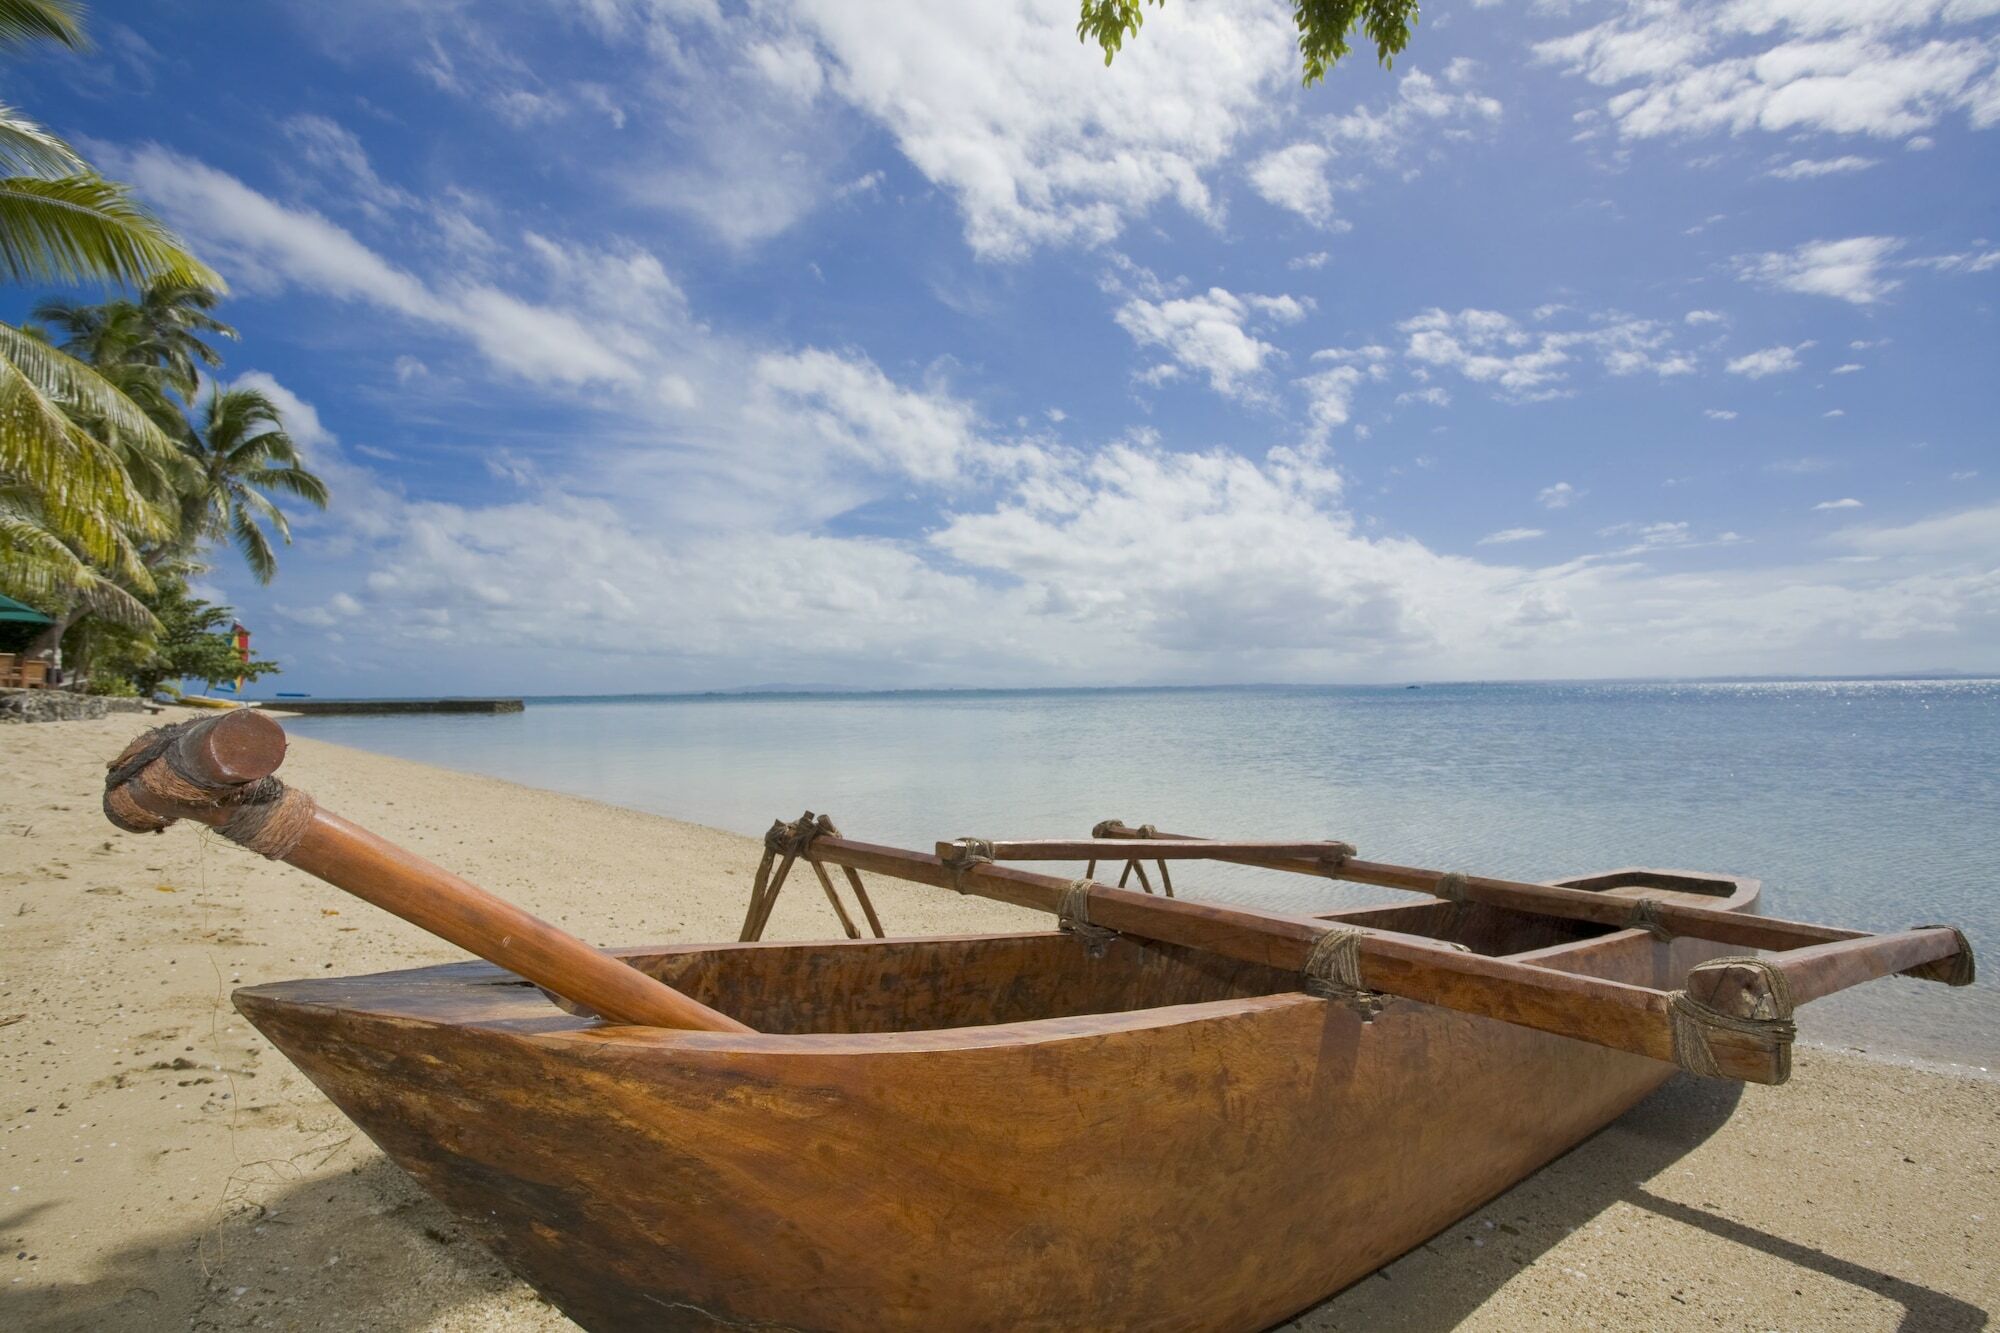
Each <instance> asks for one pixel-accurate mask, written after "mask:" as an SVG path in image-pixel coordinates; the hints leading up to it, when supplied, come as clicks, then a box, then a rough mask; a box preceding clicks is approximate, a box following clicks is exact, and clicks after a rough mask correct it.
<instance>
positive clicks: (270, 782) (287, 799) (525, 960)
mask: <svg viewBox="0 0 2000 1333" xmlns="http://www.w3.org/2000/svg"><path fill="white" fill-rule="evenodd" d="M284 757H285V731H284V728H283V727H280V726H279V725H278V724H277V723H276V722H275V721H273V720H272V719H270V718H268V717H265V716H264V715H262V714H260V713H255V712H251V711H249V710H247V709H246V710H241V711H237V712H232V713H224V714H222V715H221V716H218V717H212V718H202V719H200V720H199V721H195V722H186V723H181V724H179V725H178V726H174V727H165V728H161V729H159V730H157V731H153V732H149V733H148V734H147V735H145V736H142V737H140V738H139V739H138V740H136V741H134V742H133V743H132V744H131V745H130V746H128V747H127V748H126V750H125V752H124V753H123V754H121V755H120V756H119V757H118V758H117V759H114V760H113V761H112V762H111V764H110V769H111V773H110V776H109V777H108V778H107V780H106V783H105V793H104V809H105V814H106V815H107V816H109V817H110V819H111V822H112V823H114V824H116V825H118V826H119V827H120V828H123V829H126V830H128V831H133V832H145V831H159V830H163V829H165V828H166V827H167V826H168V825H170V824H172V823H173V822H174V821H176V820H180V819H192V820H196V821H198V822H200V823H203V824H207V825H210V826H211V827H213V828H215V829H216V830H217V831H218V832H221V833H222V834H223V835H224V836H226V837H229V838H232V839H233V840H235V841H238V842H241V843H243V844H244V845H245V846H248V847H249V848H250V849H251V850H253V851H257V852H260V853H262V854H263V855H266V856H269V857H272V858H273V859H275V860H283V861H286V862H289V863H290V864H292V865H295V866H297V867H298V868H299V869H301V870H303V871H305V872H306V873H307V874H310V875H316V876H318V877H319V878H321V879H323V880H325V881H326V882H327V883H329V884H331V885H333V886H334V887H335V888H339V889H345V890H346V891H347V892H349V893H351V894H353V895H354V896H355V897H357V898H361V899H365V900H366V901H368V902H371V903H373V904H375V905H376V906H377V907H380V908H382V909H383V910H384V911H387V912H393V913H394V914H395V915H397V916H399V917H401V918H403V919H404V920H405V921H408V922H410V923H412V924H414V925H416V926H419V927H421V928H423V929H424V930H427V931H429V932H430V933H431V934H433V935H436V936H438V937H439V938H440V939H444V940H448V941H450V942H451V943H453V944H455V945H457V946H458V947H459V948H461V949H466V950H468V951H470V952H472V953H475V954H478V955H479V956H480V957H481V958H484V959H485V960H486V961H488V962H490V963H493V964H495V965H496V966H499V967H503V968H506V969H507V970H508V971H509V972H512V973H514V974H516V975H517V976H520V977H523V978H525V979H526V980H528V981H532V982H534V983H535V984H536V985H538V986H541V987H542V988H544V989H545V990H548V991H551V992H553V993H555V994H556V995H558V996H561V997H562V998H563V999H566V1000H568V1001H570V1002H571V1003H572V1004H574V1005H578V1006H581V1007H583V1008H585V1009H587V1010H590V1011H592V1012H594V1013H596V1014H598V1015H600V1016H601V1017H603V1018H604V1019H606V1020H607V1021H609V1022H613V1023H630V1024H636V1025H641V1026H647V1027H666V1028H694V1029H700V1030H704V1031H710V1032H750V1031H753V1030H754V1029H752V1028H750V1027H747V1026H745V1025H744V1024H742V1023H739V1022H737V1021H736V1020H735V1019H733V1018H731V1017H729V1016H728V1015H727V1014H723V1013H719V1012H717V1011H716V1010H714V1009H711V1008H709V1007H708V1006H707V1005H705V1004H701V1003H698V1002H697V1001H695V1000H692V999H689V998H688V997H687V996H685V995H683V994H681V993H680V992H679V991H677V990H675V989H673V988H672V987H671V986H668V985H666V984H665V983H663V982H660V981H656V980H654V979H653V978H652V977H649V976H647V975H646V974H645V973H643V972H641V971H639V970H638V969H636V968H633V967H628V966H626V965H625V964H624V963H621V962H619V961H618V960H617V959H615V958H612V957H610V956H609V955H607V954H605V953H603V952H601V951H600V950H597V949H594V948H592V947H591V946H590V945H588V944H586V943H584V942H583V941H582V940H580V939H578V938H576V937H575V936H574V935H571V934H570V933H568V932H567V931H565V930H562V929H560V928H559V927H557V926H553V925H551V924H549V923H548V922H546V921H543V920H542V919H540V918H539V917H536V916H533V915H530V914H529V913H527V912H524V911H522V910H521V909H520V908H518V907H515V906H514V905H513V904H511V903H508V902H505V901H503V900H501V899H499V898H496V897H494V896H493V895H492V894H490V893H488V892H487V891H486V890H484V889H482V888H480V887H478V886H477V885H475V884H471V883H468V882H467V881H465V880H463V879H460V878H459V877H458V876H456V875H454V874H452V873H451V872H449V871H447V870H445V869H443V868H442V867H440V866H437V865H433V864H432V863H431V862H429V861H426V860H425V859H424V858H422V857H421V856H416V855H413V854H412V853H410V852H406V851H404V850H403V849H402V848H400V847H397V846H395V845H394V844H392V843H389V842H386V841H384V840H383V839H381V838H378V837H376V836H375V835H374V834H373V833H370V832H369V831H368V830H367V829H364V828H362V827H360V826H359V825H357V824H354V823H351V822H349V821H348V820H345V819H342V818H341V817H340V816H339V815H336V814H333V813H331V812H329V811H326V810H322V809H320V808H319V807H318V805H317V804H316V803H315V802H314V801H313V800H312V798H311V797H309V796H307V795H305V793H303V792H299V791H293V790H290V789H288V788H286V787H285V785H284V784H283V783H281V782H279V781H278V780H277V779H276V778H274V777H272V776H271V774H273V773H274V772H276V771H277V768H278V765H279V764H280V763H282V762H283V760H284Z"/></svg>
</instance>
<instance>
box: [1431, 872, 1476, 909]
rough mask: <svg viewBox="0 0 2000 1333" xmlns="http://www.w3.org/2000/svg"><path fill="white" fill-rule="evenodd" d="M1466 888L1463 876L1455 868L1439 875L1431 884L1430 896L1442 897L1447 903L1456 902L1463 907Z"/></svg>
mask: <svg viewBox="0 0 2000 1333" xmlns="http://www.w3.org/2000/svg"><path fill="white" fill-rule="evenodd" d="M1467 888H1468V886H1467V884H1466V882H1465V876H1463V875H1461V874H1459V873H1458V872H1457V871H1456V870H1448V871H1446V872H1445V873H1444V874H1442V875H1439V876H1438V882H1437V883H1436V884H1434V885H1432V886H1431V897H1433V898H1442V899H1444V900H1445V901H1446V902H1448V903H1457V904H1458V905H1459V906H1460V907H1463V906H1465V904H1466V901H1467V899H1466V891H1467Z"/></svg>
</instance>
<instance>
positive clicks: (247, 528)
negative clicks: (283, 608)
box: [229, 496, 278, 583]
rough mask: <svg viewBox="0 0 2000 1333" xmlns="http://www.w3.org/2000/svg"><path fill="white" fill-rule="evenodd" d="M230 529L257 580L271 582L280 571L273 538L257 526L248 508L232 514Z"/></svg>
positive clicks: (244, 561)
mask: <svg viewBox="0 0 2000 1333" xmlns="http://www.w3.org/2000/svg"><path fill="white" fill-rule="evenodd" d="M258 498H259V499H262V498H263V497H262V496H259V497H258ZM267 503H268V502H267ZM229 529H230V535H231V536H233V537H235V538H236V549H237V550H239V551H241V552H243V563H244V564H246V565H248V566H250V572H251V574H253V575H255V576H256V579H257V582H259V583H269V582H270V581H271V580H272V578H273V577H275V576H276V574H277V572H278V557H277V554H276V553H275V552H273V551H272V550H271V539H270V538H268V537H266V536H265V535H264V530H263V529H262V528H260V527H258V526H257V522H256V520H255V519H253V518H251V517H250V512H249V511H248V510H247V509H242V508H239V509H237V510H235V512H234V513H232V514H231V515H230V522H229Z"/></svg>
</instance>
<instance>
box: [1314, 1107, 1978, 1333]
mask: <svg viewBox="0 0 2000 1333" xmlns="http://www.w3.org/2000/svg"><path fill="white" fill-rule="evenodd" d="M1742 1095H1743V1087H1742V1085H1741V1084H1737V1083H1721V1082H1710V1081H1706V1080H1698V1079H1692V1078H1675V1079H1674V1080H1672V1081H1671V1082H1669V1083H1668V1084H1667V1085H1666V1086H1665V1087H1663V1088H1661V1089H1660V1091H1658V1092H1657V1093H1655V1094H1653V1096H1651V1097H1649V1098H1647V1099H1646V1100H1645V1101H1643V1102H1641V1103H1640V1104H1639V1105H1638V1106H1636V1107H1634V1108H1633V1109H1632V1110H1630V1111H1627V1112H1626V1113H1625V1114H1624V1115H1623V1116H1621V1117H1619V1118H1618V1119H1617V1120H1615V1121H1613V1122H1612V1124H1611V1125H1610V1126H1609V1127H1607V1128H1606V1129H1605V1130H1604V1131H1603V1132H1601V1133H1600V1134H1598V1135H1597V1136H1596V1137H1594V1138H1592V1139H1590V1140H1589V1141H1587V1142H1585V1143H1583V1144H1582V1145H1580V1146H1578V1147H1577V1148H1575V1149H1573V1150H1572V1151H1571V1152H1570V1153H1568V1154H1567V1155H1566V1156H1564V1157H1562V1158H1559V1159H1558V1160H1556V1161H1555V1162H1552V1163H1550V1164H1549V1165H1548V1166H1547V1167H1545V1168H1543V1169H1542V1170H1541V1171H1539V1172H1537V1173H1536V1174H1535V1175H1533V1176H1531V1177H1529V1178H1528V1179H1527V1180H1525V1181H1523V1182H1522V1183H1521V1184H1519V1185H1516V1186H1515V1187H1514V1188H1513V1189H1511V1190H1509V1191H1507V1192H1506V1193H1505V1194H1502V1195H1501V1196H1500V1197H1499V1198H1497V1199H1495V1200H1493V1202H1491V1203H1489V1204H1487V1205H1486V1207H1484V1208H1482V1209H1480V1210H1479V1211H1478V1212H1477V1213H1475V1214H1473V1215H1472V1216H1471V1217H1469V1218H1467V1219H1466V1220H1464V1221H1462V1222H1460V1223H1458V1224H1457V1225H1456V1226H1454V1227H1452V1228H1451V1229H1450V1230H1448V1231H1447V1232H1445V1233H1444V1235H1441V1236H1437V1237H1433V1238H1432V1239H1431V1240H1430V1241H1429V1242H1427V1243H1425V1244H1424V1245H1421V1246H1419V1247H1418V1248H1417V1249H1416V1250H1414V1251H1412V1252H1411V1253H1409V1254H1407V1255H1404V1256H1403V1257H1402V1258H1401V1259H1398V1260H1396V1261H1395V1262H1394V1263H1392V1264H1390V1265H1388V1266H1387V1267H1385V1268H1382V1269H1380V1270H1378V1271H1377V1272H1375V1273H1373V1274H1371V1275H1370V1276H1368V1277H1365V1278H1363V1279H1361V1281H1359V1282H1357V1283H1355V1284H1354V1285H1353V1286H1351V1287H1349V1288H1348V1289H1347V1290H1346V1291H1344V1292H1342V1293H1341V1294H1339V1295H1338V1296H1335V1297H1333V1298H1332V1299H1331V1300H1328V1301H1325V1302H1323V1303H1321V1304H1320V1305H1317V1306H1315V1307H1313V1308H1312V1309H1311V1310H1309V1311H1307V1312H1306V1313H1304V1314H1302V1315H1300V1316H1299V1317H1298V1318H1297V1319H1295V1320H1293V1321H1291V1322H1290V1323H1287V1324H1284V1325H1281V1326H1280V1327H1281V1328H1282V1329H1283V1330H1286V1333H1332V1331H1333V1330H1347V1329H1355V1330H1360V1329H1366V1330H1369V1331H1370V1333H1375V1330H1383V1331H1385V1333H1443V1331H1444V1330H1447V1329H1454V1328H1457V1327H1458V1326H1459V1325H1460V1324H1461V1323H1462V1322H1464V1321H1465V1320H1466V1319H1467V1318H1468V1317H1469V1316H1470V1315H1472V1314H1473V1312H1474V1311H1476V1310H1477V1309H1478V1308H1479V1307H1480V1306H1481V1305H1482V1304H1484V1303H1485V1302H1486V1301H1487V1300H1488V1299H1490V1298H1491V1297H1492V1296H1493V1294H1494V1293H1495V1292H1496V1291H1498V1290H1499V1289H1500V1288H1501V1287H1502V1286H1504V1285H1505V1284H1507V1283H1508V1282H1510V1281H1512V1280H1513V1279H1515V1278H1516V1277H1517V1276H1519V1274H1520V1273H1521V1270H1522V1269H1523V1268H1525V1267H1526V1266H1527V1265H1528V1264H1530V1263H1532V1262H1534V1261H1535V1260H1537V1259H1539V1258H1541V1257H1542V1256H1543V1255H1544V1254H1545V1253H1546V1252H1547V1251H1548V1250H1550V1249H1551V1248H1553V1247H1554V1246H1555V1245H1556V1244H1557V1243H1558V1242H1560V1241H1561V1240H1562V1239H1563V1238H1564V1237H1566V1236H1568V1235H1569V1234H1570V1233H1571V1232H1573V1231H1575V1230H1577V1229H1578V1228H1579V1227H1583V1226H1587V1225H1589V1224H1590V1223H1591V1222H1592V1221H1593V1220H1595V1219H1596V1218H1598V1217H1599V1216H1600V1215H1602V1214H1603V1213H1604V1211H1605V1210H1606V1209H1608V1208H1610V1207H1612V1206H1613V1205H1614V1204H1619V1203H1623V1204H1626V1205H1629V1206H1631V1207H1634V1208H1639V1209H1643V1210H1645V1211H1647V1212H1650V1213H1653V1214H1655V1215H1657V1216H1659V1217H1663V1218H1667V1219H1670V1220H1672V1221H1673V1222H1676V1223H1679V1224H1681V1225H1684V1226H1689V1227H1694V1228H1697V1229H1699V1230H1701V1231H1704V1232H1707V1233H1708V1234H1709V1235H1710V1236H1712V1237H1715V1238H1716V1239H1719V1240H1722V1241H1726V1242H1728V1243H1729V1244H1730V1245H1734V1246H1741V1247H1743V1248H1746V1249H1750V1250H1756V1251H1760V1252H1762V1253H1763V1254H1766V1255H1769V1256H1771V1257H1773V1258H1776V1259H1779V1260H1781V1261H1783V1262H1784V1263H1786V1264H1789V1265H1792V1266H1795V1267H1797V1268H1801V1269H1806V1270H1809V1271H1811V1272H1815V1273H1820V1274H1824V1275H1825V1276H1827V1277H1831V1278H1835V1279H1837V1280H1839V1281H1841V1282H1845V1283H1849V1284H1851V1285H1853V1286H1855V1287H1857V1288H1860V1289H1862V1290H1865V1291H1869V1292H1872V1293H1874V1294H1875V1295H1877V1296H1878V1297H1882V1298H1885V1299H1887V1300H1890V1301H1893V1302H1895V1303H1896V1304H1898V1305H1900V1306H1902V1308H1903V1314H1902V1318H1901V1320H1900V1322H1899V1324H1898V1328H1899V1329H1900V1330H1902V1331H1903V1333H1919V1330H1921V1331H1922V1333H1945V1331H1946V1330H1950V1331H1952V1333H1957V1331H1958V1330H1976V1329H1983V1328H1985V1327H1986V1326H1987V1324H1988V1322H1989V1318H1988V1315H1987V1312H1986V1311H1984V1310H1982V1309H1980V1308H1979V1307H1978V1306H1976V1305H1973V1304H1970V1303H1969V1302H1967V1301H1964V1300H1961V1299H1959V1298H1958V1297H1956V1296H1951V1295H1948V1294H1946V1293H1944V1292H1941V1291H1936V1290H1933V1289H1931V1288H1929V1287H1925V1286H1920V1285H1918V1284H1917V1283H1914V1282H1910V1281H1907V1280H1905V1279H1903V1278H1899V1277H1896V1276H1895V1275H1893V1274H1890V1273H1884V1272H1882V1271H1880V1270H1878V1269H1874V1268H1869V1267H1867V1266H1865V1265H1862V1264H1857V1263H1851V1262H1849V1261H1847V1260H1845V1259H1841V1258H1839V1257H1837V1256H1835V1255H1830V1254H1827V1253H1825V1252H1824V1251H1821V1250H1818V1249H1815V1248H1813V1247H1812V1246H1810V1245H1803V1244H1800V1243H1799V1242H1797V1241H1792V1240H1787V1239H1785V1238H1784V1237H1782V1236H1778V1235H1773V1234H1772V1233H1770V1232H1768V1231H1764V1230H1760V1229H1759V1228H1757V1227H1754V1226H1748V1225H1745V1224H1744V1223H1741V1222H1737V1221H1733V1220H1732V1219H1730V1218H1727V1217H1723V1216H1720V1215H1719V1214H1716V1213H1712V1212H1709V1211H1707V1210H1705V1209H1702V1208H1696V1207H1690V1206H1689V1205H1687V1204H1683V1203H1678V1202H1675V1201H1674V1200H1672V1199H1666V1198H1662V1197H1661V1196H1660V1195H1658V1194H1655V1193H1653V1192H1652V1191H1650V1190H1649V1189H1647V1188H1646V1183H1647V1182H1648V1181H1650V1180H1652V1179H1653V1178H1654V1177H1655V1176H1657V1175H1659V1174H1660V1173H1661V1172H1662V1171H1664V1170H1666V1169H1667V1168H1668V1167H1671V1166H1672V1165H1673V1164H1674V1163H1675V1162H1676V1161H1678V1160H1680V1159H1681V1158H1682V1157H1684V1156H1686V1155H1687V1154H1688V1153H1689V1152H1691V1151H1693V1150H1694V1149H1695V1148H1697V1147H1699V1146H1700V1145H1701V1143H1702V1142H1703V1141H1704V1140H1706V1139H1707V1138H1708V1137H1709V1136H1710V1135H1711V1134H1713V1133H1714V1132H1715V1131H1716V1130H1718V1129H1720V1128H1721V1127H1722V1125H1723V1122H1724V1121H1726V1120H1728V1119H1729V1117H1730V1114H1731V1112H1733V1111H1734V1110H1735V1109H1736V1103H1737V1102H1738V1100H1739V1099H1740V1098H1741V1097H1742ZM1488 1224H1491V1226H1490V1229H1489V1226H1488ZM1475 1236H1477V1237H1479V1238H1480V1239H1481V1240H1482V1241H1484V1242H1485V1243H1483V1244H1482V1245H1480V1246H1477V1247H1475V1246H1474V1245H1472V1244H1471V1243H1470V1241H1471V1239H1472V1238H1473V1237H1475ZM1489 1238H1490V1239H1489ZM1454 1241H1456V1243H1453V1242H1454ZM1631 1294H1632V1295H1634V1296H1635V1297H1636V1298H1637V1301H1643V1302H1649V1303H1650V1302H1658V1301H1661V1300H1672V1299H1674V1297H1673V1296H1672V1295H1670V1294H1668V1293H1667V1292H1666V1291H1664V1290H1663V1291H1659V1292H1651V1291H1644V1290H1641V1289H1639V1288H1637V1287H1634V1288H1633V1289H1632V1293H1631ZM1643 1308H1644V1307H1643V1306H1640V1305H1638V1304H1637V1303H1636V1302H1635V1309H1634V1313H1633V1316H1632V1317H1633V1319H1634V1320H1635V1321H1638V1322H1649V1321H1651V1320H1652V1319H1655V1318H1657V1319H1658V1321H1659V1325H1664V1326H1671V1325H1673V1324H1674V1323H1675V1322H1676V1321H1675V1320H1674V1319H1673V1318H1672V1317H1671V1316H1670V1315H1668V1314H1667V1313H1666V1312H1663V1311H1660V1310H1659V1309H1657V1307H1656V1308H1655V1309H1654V1310H1653V1312H1652V1314H1651V1315H1642V1314H1641V1313H1640V1311H1641V1310H1642V1309H1643ZM1671 1308H1678V1307H1671ZM1692 1314H1693V1312H1692V1311H1690V1312H1689V1317H1690V1320H1691V1319H1692ZM1551 1326H1556V1325H1555V1323H1552V1324H1551Z"/></svg>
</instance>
